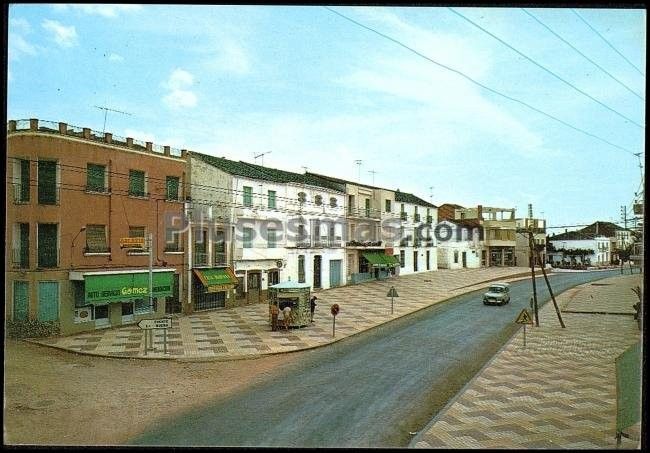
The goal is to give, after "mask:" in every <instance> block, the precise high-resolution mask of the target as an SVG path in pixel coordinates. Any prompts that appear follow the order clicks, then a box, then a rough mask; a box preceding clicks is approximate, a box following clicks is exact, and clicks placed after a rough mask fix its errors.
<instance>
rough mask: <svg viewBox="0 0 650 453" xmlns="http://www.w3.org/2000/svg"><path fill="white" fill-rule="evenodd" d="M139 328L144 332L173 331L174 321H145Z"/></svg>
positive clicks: (141, 322)
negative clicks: (152, 330) (153, 330)
mask: <svg viewBox="0 0 650 453" xmlns="http://www.w3.org/2000/svg"><path fill="white" fill-rule="evenodd" d="M138 327H139V328H141V329H144V330H151V329H171V327H172V320H171V319H170V318H162V319H143V320H141V321H140V322H139V323H138Z"/></svg>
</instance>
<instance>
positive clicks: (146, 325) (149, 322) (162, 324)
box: [138, 318, 172, 355]
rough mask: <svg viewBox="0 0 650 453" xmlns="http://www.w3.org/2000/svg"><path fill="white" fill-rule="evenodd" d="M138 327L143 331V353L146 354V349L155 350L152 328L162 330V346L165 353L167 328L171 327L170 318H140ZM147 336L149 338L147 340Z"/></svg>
mask: <svg viewBox="0 0 650 453" xmlns="http://www.w3.org/2000/svg"><path fill="white" fill-rule="evenodd" d="M138 327H139V328H141V329H142V330H144V331H145V332H144V354H145V355H147V351H154V350H155V348H154V346H153V331H154V329H162V330H163V347H164V353H165V354H167V329H171V327H172V319H171V318H161V319H142V320H140V322H139V323H138ZM147 338H149V340H148V341H147ZM147 343H148V344H147Z"/></svg>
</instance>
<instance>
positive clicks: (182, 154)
mask: <svg viewBox="0 0 650 453" xmlns="http://www.w3.org/2000/svg"><path fill="white" fill-rule="evenodd" d="M186 157H187V150H186V149H181V159H185V158H186Z"/></svg>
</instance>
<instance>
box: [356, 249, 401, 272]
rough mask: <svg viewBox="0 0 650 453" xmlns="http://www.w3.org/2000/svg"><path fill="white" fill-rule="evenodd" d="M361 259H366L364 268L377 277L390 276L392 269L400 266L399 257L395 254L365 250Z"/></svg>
mask: <svg viewBox="0 0 650 453" xmlns="http://www.w3.org/2000/svg"><path fill="white" fill-rule="evenodd" d="M361 261H362V262H363V261H365V263H364V270H366V272H369V273H370V275H371V276H372V277H373V278H376V279H382V278H388V276H389V275H390V274H391V270H392V269H394V268H395V266H399V259H397V258H396V257H395V256H393V255H387V254H385V253H380V252H379V253H378V252H374V253H373V252H365V253H364V254H363V255H362V260H361ZM360 267H361V265H360Z"/></svg>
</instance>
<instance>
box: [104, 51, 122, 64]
mask: <svg viewBox="0 0 650 453" xmlns="http://www.w3.org/2000/svg"><path fill="white" fill-rule="evenodd" d="M108 60H109V61H115V62H119V63H121V62H123V61H124V57H123V56H122V55H118V54H116V53H112V54H110V55H109V56H108Z"/></svg>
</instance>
